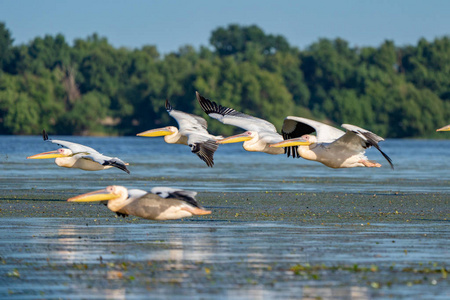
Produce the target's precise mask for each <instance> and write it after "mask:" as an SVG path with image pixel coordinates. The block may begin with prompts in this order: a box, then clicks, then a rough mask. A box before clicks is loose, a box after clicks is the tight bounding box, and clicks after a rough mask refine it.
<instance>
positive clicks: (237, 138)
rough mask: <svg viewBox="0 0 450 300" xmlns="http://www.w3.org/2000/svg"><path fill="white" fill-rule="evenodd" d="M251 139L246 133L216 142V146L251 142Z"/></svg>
mask: <svg viewBox="0 0 450 300" xmlns="http://www.w3.org/2000/svg"><path fill="white" fill-rule="evenodd" d="M251 139H252V137H251V136H249V135H248V134H247V133H241V134H237V135H233V136H229V137H227V138H224V139H221V140H218V141H216V143H217V144H231V143H239V142H245V141H249V140H251Z"/></svg>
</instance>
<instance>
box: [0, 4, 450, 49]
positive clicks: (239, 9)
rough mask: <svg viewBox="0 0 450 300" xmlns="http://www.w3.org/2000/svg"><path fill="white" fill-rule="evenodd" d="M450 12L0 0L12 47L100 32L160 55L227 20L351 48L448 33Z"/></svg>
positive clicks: (198, 40)
mask: <svg viewBox="0 0 450 300" xmlns="http://www.w3.org/2000/svg"><path fill="white" fill-rule="evenodd" d="M449 16H450V1H447V0H420V1H419V0H371V1H369V0H340V1H339V0H309V1H303V0H298V1H295V0H292V1H288V0H275V1H273V0H220V1H217V0H172V1H170V0H147V1H144V0H129V1H116V0H109V1H96V0H90V1H89V0H76V1H66V0H58V1H56V0H20V1H14V0H0V22H3V23H5V25H6V28H7V29H8V30H9V31H10V33H11V35H12V38H13V39H14V45H20V44H27V43H28V42H30V41H31V40H33V39H34V38H36V37H44V36H45V35H48V34H49V35H52V36H54V35H56V34H58V33H61V34H63V35H64V37H65V38H66V41H67V42H68V43H69V44H70V45H72V44H73V41H74V40H75V39H78V38H81V39H85V38H86V37H88V36H90V35H92V34H93V33H97V34H98V35H99V36H101V37H106V38H107V39H108V42H109V43H110V44H112V45H113V46H114V47H127V48H130V49H134V48H141V47H142V46H144V45H155V46H156V47H157V49H158V51H159V52H160V53H161V54H167V53H170V52H175V51H177V50H178V49H179V48H180V47H182V46H185V45H191V46H194V47H195V48H196V49H199V47H200V46H206V47H210V44H209V38H210V36H211V33H212V31H213V30H215V29H217V28H219V27H225V28H226V27H228V25H230V24H238V25H241V26H249V25H257V26H258V27H260V28H261V29H262V30H263V31H264V32H265V33H266V34H274V35H282V36H284V37H285V38H286V39H287V40H288V42H289V44H290V45H291V46H295V47H298V48H299V49H305V48H306V47H308V46H309V45H311V44H312V43H314V42H317V41H318V40H319V38H328V39H335V38H337V37H340V38H342V39H344V40H346V41H348V42H349V43H350V46H351V47H355V46H357V47H364V46H373V47H377V46H379V45H380V44H382V43H383V41H385V40H393V41H394V43H395V45H397V46H404V45H416V44H417V41H418V40H419V39H420V38H422V37H423V38H426V39H427V40H430V41H431V40H433V39H435V38H436V37H442V36H444V35H447V36H448V35H450V17H449Z"/></svg>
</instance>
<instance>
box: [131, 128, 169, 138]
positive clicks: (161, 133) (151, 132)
mask: <svg viewBox="0 0 450 300" xmlns="http://www.w3.org/2000/svg"><path fill="white" fill-rule="evenodd" d="M170 134H173V132H172V131H170V130H169V129H167V128H158V129H152V130H147V131H144V132H141V133H138V134H136V135H137V136H150V137H155V136H165V135H170Z"/></svg>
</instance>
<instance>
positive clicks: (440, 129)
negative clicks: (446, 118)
mask: <svg viewBox="0 0 450 300" xmlns="http://www.w3.org/2000/svg"><path fill="white" fill-rule="evenodd" d="M436 131H450V125H447V126H444V127H442V128H439V129H436Z"/></svg>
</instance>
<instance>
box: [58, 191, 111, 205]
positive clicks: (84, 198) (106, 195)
mask: <svg viewBox="0 0 450 300" xmlns="http://www.w3.org/2000/svg"><path fill="white" fill-rule="evenodd" d="M117 197H118V196H117V195H116V194H113V193H111V192H108V191H107V190H106V189H103V190H99V191H94V192H90V193H86V194H82V195H78V196H75V197H72V198H69V199H67V201H69V202H94V201H105V200H112V199H115V198H117Z"/></svg>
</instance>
